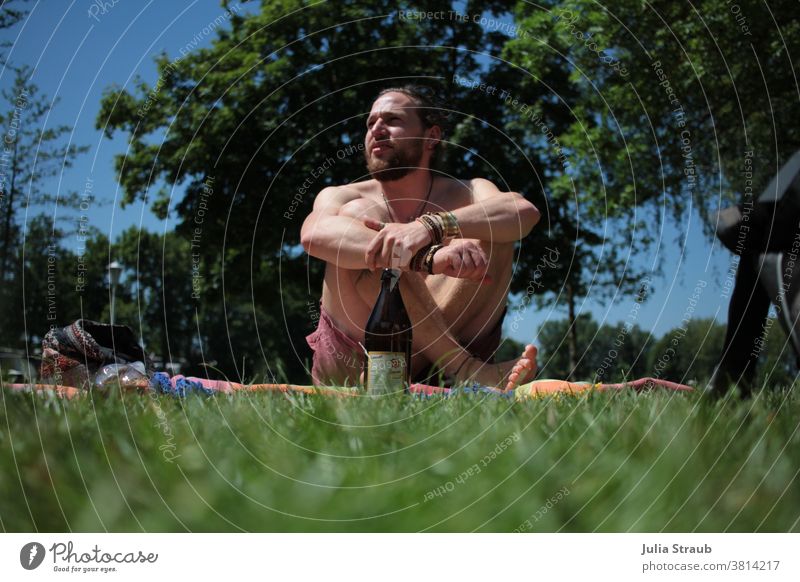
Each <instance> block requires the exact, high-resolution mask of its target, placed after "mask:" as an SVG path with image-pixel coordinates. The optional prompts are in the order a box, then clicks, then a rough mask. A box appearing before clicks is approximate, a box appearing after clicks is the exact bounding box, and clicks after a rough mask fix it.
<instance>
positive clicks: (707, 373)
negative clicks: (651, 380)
mask: <svg viewBox="0 0 800 582" xmlns="http://www.w3.org/2000/svg"><path fill="white" fill-rule="evenodd" d="M724 338H725V326H724V325H722V324H720V323H717V322H716V321H715V320H714V319H702V318H701V319H691V320H688V321H686V322H683V323H682V324H681V325H680V326H678V327H676V328H674V329H671V330H670V331H668V332H667V333H666V334H664V335H663V336H662V337H661V339H660V340H658V341H657V342H656V343H655V345H654V346H653V349H652V350H650V351H649V358H648V362H647V366H648V370H649V373H648V374H647V375H648V376H653V377H655V378H663V379H664V380H671V381H673V382H680V383H683V384H686V383H687V382H690V381H696V382H697V383H698V384H702V383H704V382H706V381H708V379H709V378H710V377H711V374H712V373H713V372H714V368H715V367H716V365H717V363H718V362H719V350H720V346H721V345H722V342H723V340H724Z"/></svg>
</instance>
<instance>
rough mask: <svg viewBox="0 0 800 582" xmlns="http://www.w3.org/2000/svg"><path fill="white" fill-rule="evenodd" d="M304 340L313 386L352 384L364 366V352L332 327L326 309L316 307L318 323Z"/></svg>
mask: <svg viewBox="0 0 800 582" xmlns="http://www.w3.org/2000/svg"><path fill="white" fill-rule="evenodd" d="M306 342H307V343H308V345H309V347H310V348H311V349H312V350H313V351H314V360H313V365H312V366H311V379H312V381H313V382H314V384H315V385H317V386H322V385H333V386H344V385H348V386H353V385H356V384H358V383H359V381H360V376H361V371H362V369H363V367H364V351H363V350H362V349H361V346H359V345H358V343H357V342H355V341H353V340H352V339H351V338H350V336H348V335H347V334H346V333H344V332H343V331H341V330H339V329H337V328H336V325H335V324H334V323H333V321H332V320H331V318H330V316H329V315H328V312H327V311H325V309H323V307H322V304H320V307H319V323H318V324H317V329H316V330H315V331H314V333H312V334H311V335H308V336H306Z"/></svg>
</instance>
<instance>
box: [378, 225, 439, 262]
mask: <svg viewBox="0 0 800 582" xmlns="http://www.w3.org/2000/svg"><path fill="white" fill-rule="evenodd" d="M363 222H364V225H365V226H366V227H368V228H371V229H372V230H375V231H377V234H376V235H375V238H374V239H372V242H371V243H370V244H369V246H368V247H367V252H366V255H365V261H366V263H367V266H368V267H369V268H370V269H372V270H375V269H383V268H389V267H391V268H395V269H401V270H404V271H405V270H408V265H409V263H410V262H411V259H412V258H413V257H414V255H415V254H416V252H417V251H418V250H420V249H421V248H422V247H424V246H426V245H429V244H431V235H430V233H429V231H428V229H427V228H425V226H424V225H423V224H420V223H419V222H417V221H414V222H409V223H408V224H400V223H396V222H390V223H383V222H379V221H377V220H375V219H372V218H367V217H365V218H364V219H363ZM439 252H441V251H439Z"/></svg>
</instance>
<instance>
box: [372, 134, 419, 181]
mask: <svg viewBox="0 0 800 582" xmlns="http://www.w3.org/2000/svg"><path fill="white" fill-rule="evenodd" d="M422 143H423V140H422V136H420V137H419V138H405V139H403V140H399V141H394V140H390V141H389V142H388V144H387V145H389V146H391V149H389V150H388V151H387V152H386V153H385V154H384V155H383V156H382V157H378V155H377V154H374V152H371V151H369V150H364V157H365V158H366V161H367V170H369V173H370V174H371V175H372V177H373V178H374V179H376V180H377V181H378V182H394V181H395V180H399V179H400V178H403V177H405V176H407V175H408V174H410V173H411V172H413V171H414V170H417V169H419V167H420V162H421V161H422Z"/></svg>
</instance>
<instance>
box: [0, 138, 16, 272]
mask: <svg viewBox="0 0 800 582" xmlns="http://www.w3.org/2000/svg"><path fill="white" fill-rule="evenodd" d="M16 137H17V139H18V138H19V132H17V136H16ZM17 139H15V140H14V157H13V158H12V160H11V180H10V182H9V184H10V185H9V188H8V209H7V210H6V224H5V229H4V232H3V255H2V258H0V281H4V280H5V279H6V273H7V272H8V270H7V268H6V267H7V265H8V253H9V250H10V249H11V219H12V217H13V216H14V183H15V181H16V177H17Z"/></svg>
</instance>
